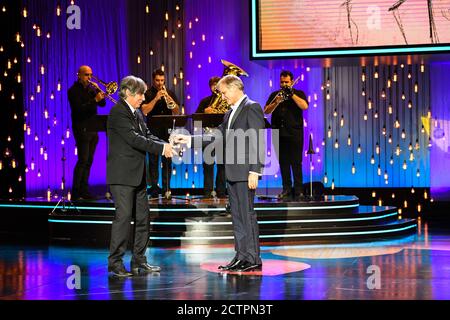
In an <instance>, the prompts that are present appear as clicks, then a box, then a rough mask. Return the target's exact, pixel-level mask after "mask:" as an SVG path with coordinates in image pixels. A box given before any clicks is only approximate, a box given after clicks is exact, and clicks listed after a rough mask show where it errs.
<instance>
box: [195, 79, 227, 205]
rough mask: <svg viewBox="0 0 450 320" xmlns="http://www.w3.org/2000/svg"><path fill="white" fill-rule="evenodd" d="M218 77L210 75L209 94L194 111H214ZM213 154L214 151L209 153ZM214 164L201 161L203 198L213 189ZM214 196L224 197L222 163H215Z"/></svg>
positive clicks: (210, 195)
mask: <svg viewBox="0 0 450 320" xmlns="http://www.w3.org/2000/svg"><path fill="white" fill-rule="evenodd" d="M219 80H220V78H219V77H217V76H214V77H211V78H210V79H209V82H208V84H209V88H210V90H211V95H209V96H207V97H205V98H203V99H202V100H201V101H200V103H199V105H198V108H197V111H195V113H216V111H215V110H214V108H213V106H211V103H212V102H213V101H214V99H215V98H216V96H217V95H216V94H215V93H214V91H215V89H216V85H217V83H218V82H219ZM211 155H212V156H214V153H211ZM213 183H214V164H213V163H208V162H207V161H203V189H204V196H205V198H212V197H213V190H214V185H213ZM216 196H217V197H218V198H225V197H226V186H225V167H224V165H223V164H217V174H216Z"/></svg>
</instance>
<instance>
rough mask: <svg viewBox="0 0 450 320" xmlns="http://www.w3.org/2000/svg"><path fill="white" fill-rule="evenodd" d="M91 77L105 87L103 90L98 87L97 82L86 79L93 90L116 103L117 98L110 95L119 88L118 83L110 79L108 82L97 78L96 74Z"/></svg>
mask: <svg viewBox="0 0 450 320" xmlns="http://www.w3.org/2000/svg"><path fill="white" fill-rule="evenodd" d="M92 78H93V79H94V80H95V81H97V82H98V83H100V84H101V85H103V86H104V87H105V91H103V90H102V89H100V86H99V85H98V84H97V82H94V81H92V80H88V81H89V84H90V85H91V86H92V88H93V89H94V90H96V91H97V92H102V93H103V95H104V96H105V98H108V99H109V100H111V101H112V102H113V103H114V104H116V103H117V100H116V99H114V98H113V97H111V95H112V94H114V93H115V92H116V91H117V89H118V88H119V85H118V84H117V82H115V81H110V82H108V83H106V82H104V81H102V80H100V79H99V78H97V77H96V76H94V75H93V76H92Z"/></svg>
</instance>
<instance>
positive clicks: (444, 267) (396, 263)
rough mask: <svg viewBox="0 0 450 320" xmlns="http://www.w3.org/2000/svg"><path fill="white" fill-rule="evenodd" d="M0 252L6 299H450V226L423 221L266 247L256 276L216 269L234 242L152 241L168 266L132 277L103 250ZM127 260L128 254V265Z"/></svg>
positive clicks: (152, 254)
mask: <svg viewBox="0 0 450 320" xmlns="http://www.w3.org/2000/svg"><path fill="white" fill-rule="evenodd" d="M0 252H1V254H0V280H1V281H0V300H166V299H168V300H229V301H234V300H326V299H337V300H353V299H364V300H365V299H368V300H385V299H393V300H429V299H438V300H440V299H444V300H447V299H450V272H449V270H450V231H449V229H445V228H444V229H442V228H441V229H433V228H431V227H429V225H428V224H427V223H424V222H420V221H419V225H418V229H417V233H415V234H413V235H409V236H406V237H403V238H397V239H396V240H390V241H383V239H380V240H378V241H373V242H360V243H351V244H321V245H304V244H303V245H288V246H287V245H279V244H277V245H274V246H271V245H264V246H263V247H262V258H263V264H264V267H263V271H262V272H261V273H258V274H255V273H253V274H227V273H223V274H220V273H218V272H216V267H217V265H218V264H219V263H224V262H228V261H229V260H230V259H231V258H232V257H233V254H234V250H233V246H232V245H199V246H183V247H172V248H149V250H148V253H147V256H148V259H149V262H151V263H153V264H158V265H160V266H161V267H162V271H161V273H155V274H150V275H146V276H137V277H132V278H127V279H116V278H112V277H110V276H108V272H107V257H108V250H107V249H103V248H102V249H98V248H83V247H70V246H44V247H33V246H24V245H20V246H19V245H17V246H14V245H0ZM129 259H130V257H129V252H127V256H126V257H125V263H126V266H127V268H128V263H129ZM77 267H79V270H80V272H81V277H80V281H79V286H80V288H79V289H77V288H76V287H75V288H73V286H76V283H77V282H76V277H75V276H74V275H76V273H74V271H73V270H76V268H77Z"/></svg>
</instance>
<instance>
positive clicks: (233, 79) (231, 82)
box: [217, 74, 244, 91]
mask: <svg viewBox="0 0 450 320" xmlns="http://www.w3.org/2000/svg"><path fill="white" fill-rule="evenodd" d="M220 85H225V86H227V87H228V88H230V87H236V88H238V89H239V90H241V91H244V83H243V82H242V80H241V78H239V77H238V76H235V75H232V74H229V75H227V76H225V77H223V78H222V79H220V81H219V82H218V83H217V87H219V86H220Z"/></svg>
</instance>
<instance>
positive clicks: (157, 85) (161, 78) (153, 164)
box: [141, 69, 180, 198]
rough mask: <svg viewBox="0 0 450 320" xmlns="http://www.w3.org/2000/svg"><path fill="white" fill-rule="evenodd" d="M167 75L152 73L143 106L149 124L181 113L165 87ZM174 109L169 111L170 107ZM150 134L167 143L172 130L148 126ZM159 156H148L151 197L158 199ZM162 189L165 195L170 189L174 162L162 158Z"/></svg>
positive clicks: (170, 92)
mask: <svg viewBox="0 0 450 320" xmlns="http://www.w3.org/2000/svg"><path fill="white" fill-rule="evenodd" d="M165 80H166V79H165V73H164V71H162V70H161V69H156V70H155V71H153V73H152V86H151V87H150V88H149V89H148V90H147V91H146V92H145V101H144V103H143V104H142V106H141V111H142V113H143V114H144V115H145V116H147V123H148V122H149V119H150V118H151V117H152V116H156V115H178V114H179V111H180V107H179V102H178V99H177V97H176V95H175V93H173V92H172V91H170V90H167V89H166V87H165ZM169 106H170V107H172V109H169V108H168V107H169ZM148 128H149V130H150V132H151V133H152V134H153V135H155V136H157V137H158V138H160V139H162V140H165V141H167V140H168V139H169V131H168V130H169V129H171V128H152V126H150V125H149V124H148ZM159 158H160V156H159V155H154V154H149V155H148V175H149V178H150V179H149V180H150V181H149V183H150V185H151V188H150V196H151V197H152V198H157V197H158V196H159V194H160V193H161V188H160V187H159V186H158V180H159V168H160V165H159ZM161 161H162V187H163V190H164V193H165V192H167V190H169V189H170V177H171V175H172V160H171V159H170V158H165V157H162V160H161Z"/></svg>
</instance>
